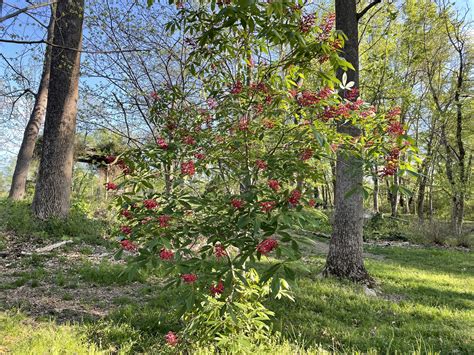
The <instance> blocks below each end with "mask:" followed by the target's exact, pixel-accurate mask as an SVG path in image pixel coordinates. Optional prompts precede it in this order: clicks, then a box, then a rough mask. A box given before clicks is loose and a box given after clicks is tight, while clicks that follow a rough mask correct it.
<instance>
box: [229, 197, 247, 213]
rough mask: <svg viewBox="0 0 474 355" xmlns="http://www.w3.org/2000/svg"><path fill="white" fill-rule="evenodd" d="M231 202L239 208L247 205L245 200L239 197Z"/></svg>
mask: <svg viewBox="0 0 474 355" xmlns="http://www.w3.org/2000/svg"><path fill="white" fill-rule="evenodd" d="M230 204H231V205H232V207H234V208H235V209H238V210H240V209H241V208H243V207H244V206H245V201H243V200H239V199H238V198H234V199H232V200H231V201H230Z"/></svg>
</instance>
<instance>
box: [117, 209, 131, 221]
mask: <svg viewBox="0 0 474 355" xmlns="http://www.w3.org/2000/svg"><path fill="white" fill-rule="evenodd" d="M120 215H121V216H122V217H125V218H127V219H130V218H132V212H130V211H129V210H122V211H121V212H120Z"/></svg>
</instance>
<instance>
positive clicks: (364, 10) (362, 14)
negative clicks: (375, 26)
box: [357, 0, 382, 20]
mask: <svg viewBox="0 0 474 355" xmlns="http://www.w3.org/2000/svg"><path fill="white" fill-rule="evenodd" d="M381 2H382V0H374V1H372V2H371V3H370V4H369V5H367V6H366V7H365V8H364V9H363V10H362V11H361V12H358V13H357V20H360V19H361V18H362V16H364V15H365V14H366V12H367V11H369V10H370V9H371V8H373V7H374V6H375V5H377V4H380V3H381Z"/></svg>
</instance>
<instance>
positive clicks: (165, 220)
mask: <svg viewBox="0 0 474 355" xmlns="http://www.w3.org/2000/svg"><path fill="white" fill-rule="evenodd" d="M170 220H171V216H168V215H166V214H163V215H161V216H158V222H159V223H160V227H162V228H166V227H168V226H169V223H170Z"/></svg>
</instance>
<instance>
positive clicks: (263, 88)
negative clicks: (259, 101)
mask: <svg viewBox="0 0 474 355" xmlns="http://www.w3.org/2000/svg"><path fill="white" fill-rule="evenodd" d="M250 89H251V90H253V91H259V92H262V93H267V92H268V87H267V85H266V84H265V83H264V82H263V81H261V82H259V83H251V84H250Z"/></svg>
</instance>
